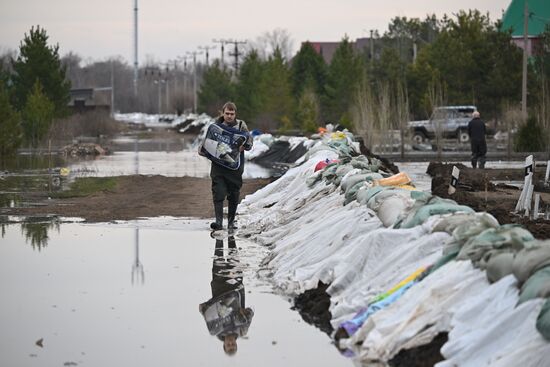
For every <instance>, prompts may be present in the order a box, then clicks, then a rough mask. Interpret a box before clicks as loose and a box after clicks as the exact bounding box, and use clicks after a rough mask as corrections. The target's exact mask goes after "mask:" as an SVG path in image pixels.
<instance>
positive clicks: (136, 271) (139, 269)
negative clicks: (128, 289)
mask: <svg viewBox="0 0 550 367" xmlns="http://www.w3.org/2000/svg"><path fill="white" fill-rule="evenodd" d="M134 239H135V245H136V254H135V255H136V257H135V259H134V263H133V264H132V285H134V284H135V283H138V284H142V285H143V284H144V283H145V271H144V270H143V264H142V263H141V262H140V261H139V228H138V227H136V231H135V236H134Z"/></svg>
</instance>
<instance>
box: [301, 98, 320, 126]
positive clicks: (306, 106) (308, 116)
mask: <svg viewBox="0 0 550 367" xmlns="http://www.w3.org/2000/svg"><path fill="white" fill-rule="evenodd" d="M297 118H298V123H299V124H300V128H301V129H302V131H303V132H310V133H312V132H315V131H316V130H317V127H318V126H319V125H318V124H319V101H318V99H317V95H316V94H315V92H314V91H313V90H312V89H306V90H304V92H303V93H302V96H301V97H300V101H299V103H298V112H297Z"/></svg>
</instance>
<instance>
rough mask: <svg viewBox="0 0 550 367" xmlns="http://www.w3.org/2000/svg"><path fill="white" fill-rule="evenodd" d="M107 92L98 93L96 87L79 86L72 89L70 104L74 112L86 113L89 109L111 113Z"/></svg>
mask: <svg viewBox="0 0 550 367" xmlns="http://www.w3.org/2000/svg"><path fill="white" fill-rule="evenodd" d="M104 94H105V93H96V92H95V91H94V88H78V89H71V90H70V100H69V104H68V106H69V107H70V108H71V110H72V111H73V112H74V113H84V112H88V111H104V112H107V113H109V111H110V110H111V104H110V103H109V101H108V98H105V96H104Z"/></svg>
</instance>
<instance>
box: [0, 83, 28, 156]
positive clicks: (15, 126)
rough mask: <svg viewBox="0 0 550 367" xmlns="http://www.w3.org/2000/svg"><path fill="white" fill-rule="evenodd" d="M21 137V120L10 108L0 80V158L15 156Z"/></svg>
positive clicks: (6, 93)
mask: <svg viewBox="0 0 550 367" xmlns="http://www.w3.org/2000/svg"><path fill="white" fill-rule="evenodd" d="M22 137H23V131H22V129H21V118H20V116H19V113H17V111H15V110H14V109H13V107H12V106H11V104H10V100H9V96H8V92H7V90H6V88H5V86H4V83H3V82H2V81H1V80H0V156H1V157H4V156H7V155H12V154H15V153H16V151H17V148H19V146H20V145H21V141H22Z"/></svg>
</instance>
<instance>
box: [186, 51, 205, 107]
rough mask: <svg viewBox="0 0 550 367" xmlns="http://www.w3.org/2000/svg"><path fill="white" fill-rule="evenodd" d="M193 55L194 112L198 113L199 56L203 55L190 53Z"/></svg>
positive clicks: (195, 52) (194, 52) (196, 52)
mask: <svg viewBox="0 0 550 367" xmlns="http://www.w3.org/2000/svg"><path fill="white" fill-rule="evenodd" d="M188 54H189V55H193V112H194V113H197V55H200V54H202V51H201V52H198V51H193V52H188Z"/></svg>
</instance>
